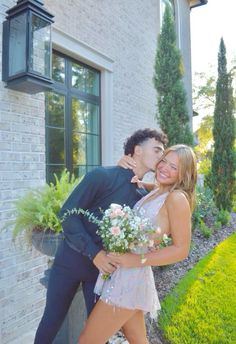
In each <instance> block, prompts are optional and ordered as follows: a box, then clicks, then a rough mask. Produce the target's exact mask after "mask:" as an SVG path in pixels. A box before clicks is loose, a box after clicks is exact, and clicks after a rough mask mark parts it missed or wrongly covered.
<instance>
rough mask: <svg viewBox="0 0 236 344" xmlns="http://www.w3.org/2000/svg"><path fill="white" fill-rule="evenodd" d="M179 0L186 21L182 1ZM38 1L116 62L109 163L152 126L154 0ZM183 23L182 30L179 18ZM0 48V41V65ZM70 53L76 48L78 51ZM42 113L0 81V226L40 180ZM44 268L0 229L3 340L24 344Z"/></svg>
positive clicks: (37, 99) (39, 102)
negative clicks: (135, 134) (135, 135)
mask: <svg viewBox="0 0 236 344" xmlns="http://www.w3.org/2000/svg"><path fill="white" fill-rule="evenodd" d="M178 2H180V3H181V6H180V9H181V11H182V10H183V11H184V15H185V17H187V19H188V20H189V18H188V10H187V6H188V2H187V0H179V1H178ZM44 3H45V7H46V8H47V9H48V10H49V11H50V12H51V13H52V14H54V15H55V18H54V19H55V23H54V24H53V25H54V27H56V28H58V29H59V30H61V31H63V32H65V33H66V34H68V35H69V36H71V37H73V38H74V39H76V40H78V41H79V42H84V43H85V44H87V45H88V46H90V47H91V48H93V49H94V50H95V51H98V52H101V53H102V54H104V55H106V56H107V57H108V58H110V59H111V60H113V61H114V64H113V77H112V80H113V83H112V94H113V102H112V113H111V115H112V116H113V132H112V133H111V135H112V139H113V147H114V152H113V153H114V154H113V156H114V159H113V160H114V162H115V161H117V160H118V158H119V156H120V155H121V153H122V146H123V142H124V140H125V138H126V137H127V136H129V135H130V134H131V133H132V132H133V131H134V130H136V129H138V128H144V127H156V123H155V120H154V115H155V112H156V105H155V104H156V93H155V90H154V87H153V83H152V77H153V65H154V59H155V53H156V42H157V34H158V30H159V1H158V0H145V1H143V0H128V1H127V0H86V1H84V0H64V1H61V0H53V1H52V0H45V1H44ZM15 4H16V0H0V21H1V22H2V21H3V20H4V18H5V11H6V10H7V9H9V8H10V7H12V6H13V5H15ZM180 15H181V13H180ZM188 25H189V23H187V30H189V26H188ZM181 30H182V31H181V32H187V31H186V30H185V27H184V23H183V21H182V22H181ZM0 37H2V25H0ZM182 41H183V42H185V40H184V39H183V40H182ZM186 44H187V45H186V46H185V47H184V49H185V51H186V56H185V61H189V55H188V52H189V49H188V44H189V43H186ZM1 49H2V45H1V42H0V70H1V58H2V52H1ZM74 54H75V55H78V53H77V52H76V51H75V52H74ZM187 55H188V56H187ZM189 80H190V77H189V78H188V82H191V80H190V81H189ZM44 118H45V113H44V95H43V94H36V95H32V96H30V95H27V94H24V93H20V92H15V91H11V90H9V89H6V88H5V87H4V84H3V83H2V82H1V81H0V228H2V226H3V225H4V224H5V223H6V221H8V220H9V219H13V218H14V211H13V210H14V204H13V201H15V200H16V199H18V198H20V197H21V196H22V195H23V194H24V192H25V191H26V190H28V189H29V188H32V187H35V186H37V185H39V184H42V183H44V181H45V129H44V126H45V123H44ZM103 135H109V133H103ZM9 229H10V227H9ZM45 268H47V257H44V256H41V255H40V254H39V253H38V252H36V251H34V250H33V251H31V250H29V249H27V247H26V246H25V245H24V244H22V245H21V246H19V245H18V246H14V245H13V243H12V241H11V232H10V231H7V232H0V312H1V314H0V319H1V323H0V343H1V344H7V343H13V341H14V343H16V341H17V342H19V343H21V342H22V343H23V342H24V339H22V340H20V339H19V337H20V336H24V335H25V334H26V333H27V332H28V331H29V332H30V331H31V330H33V329H34V328H35V327H36V326H37V324H38V322H39V319H40V317H41V315H42V310H43V307H44V302H45V289H44V287H42V286H41V284H40V283H39V279H40V278H41V277H42V275H43V272H44V270H45ZM24 338H26V337H24ZM31 341H32V340H31ZM30 343H31V342H30V341H29V342H27V343H26V342H24V344H30ZM42 344H43V343H42Z"/></svg>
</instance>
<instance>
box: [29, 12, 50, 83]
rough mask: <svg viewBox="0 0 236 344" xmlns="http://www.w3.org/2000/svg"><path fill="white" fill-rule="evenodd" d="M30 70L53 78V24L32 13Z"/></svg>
mask: <svg viewBox="0 0 236 344" xmlns="http://www.w3.org/2000/svg"><path fill="white" fill-rule="evenodd" d="M30 42H31V46H30V71H31V72H34V73H37V74H39V75H42V76H43V77H47V78H51V24H50V23H49V22H47V21H46V20H44V19H42V18H40V17H38V16H36V15H34V14H33V15H32V30H31V41H30Z"/></svg>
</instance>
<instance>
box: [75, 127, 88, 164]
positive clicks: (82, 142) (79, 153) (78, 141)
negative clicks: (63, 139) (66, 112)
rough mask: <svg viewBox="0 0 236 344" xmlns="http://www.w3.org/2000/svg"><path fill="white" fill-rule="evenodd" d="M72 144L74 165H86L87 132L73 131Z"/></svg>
mask: <svg viewBox="0 0 236 344" xmlns="http://www.w3.org/2000/svg"><path fill="white" fill-rule="evenodd" d="M72 146H73V148H72V155H73V165H86V164H87V156H86V134H81V133H73V135H72Z"/></svg>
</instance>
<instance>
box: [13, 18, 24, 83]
mask: <svg viewBox="0 0 236 344" xmlns="http://www.w3.org/2000/svg"><path fill="white" fill-rule="evenodd" d="M26 18H27V17H26V13H23V14H21V15H18V16H16V17H14V18H12V19H11V20H10V38H9V76H10V77H11V76H14V75H16V74H19V73H23V72H25V71H26V34H25V32H26Z"/></svg>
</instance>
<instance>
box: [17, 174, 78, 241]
mask: <svg viewBox="0 0 236 344" xmlns="http://www.w3.org/2000/svg"><path fill="white" fill-rule="evenodd" d="M54 177H55V184H53V183H50V184H49V185H48V184H45V185H44V186H41V187H38V188H37V189H34V190H30V191H28V192H27V193H26V194H25V195H24V196H23V197H22V198H21V199H19V200H17V201H16V202H15V205H16V209H15V213H16V219H15V221H14V228H13V232H12V235H13V239H15V238H16V237H17V236H18V235H19V234H20V233H22V232H23V233H25V234H26V236H27V237H30V236H31V235H32V231H33V230H38V231H46V230H48V229H50V230H51V231H53V232H55V233H60V232H61V231H62V227H61V222H60V220H59V219H58V217H57V215H58V212H59V210H60V208H61V206H62V204H63V203H64V201H65V200H66V198H67V197H68V195H69V194H70V193H71V191H72V190H73V188H74V187H75V186H76V185H77V184H78V182H79V180H78V179H77V178H75V177H74V175H70V173H69V172H68V171H66V170H64V171H63V172H62V174H61V176H60V178H58V177H57V176H56V175H54Z"/></svg>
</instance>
